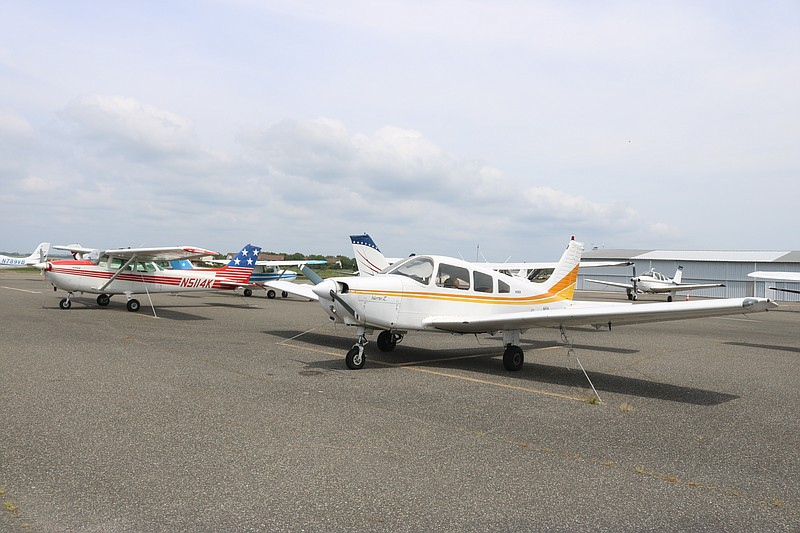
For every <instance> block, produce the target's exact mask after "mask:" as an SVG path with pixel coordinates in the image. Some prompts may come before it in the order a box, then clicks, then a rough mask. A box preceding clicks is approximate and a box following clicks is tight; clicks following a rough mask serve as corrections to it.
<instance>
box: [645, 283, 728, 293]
mask: <svg viewBox="0 0 800 533" xmlns="http://www.w3.org/2000/svg"><path fill="white" fill-rule="evenodd" d="M724 286H725V284H724V283H696V284H691V283H681V284H680V285H673V286H671V287H650V288H649V289H648V290H647V292H653V293H663V292H686V291H694V290H698V289H711V288H713V287H724Z"/></svg>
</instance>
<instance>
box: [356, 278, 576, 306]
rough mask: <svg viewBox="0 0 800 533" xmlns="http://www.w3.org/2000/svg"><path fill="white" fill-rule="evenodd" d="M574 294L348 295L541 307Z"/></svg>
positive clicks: (564, 291) (567, 290)
mask: <svg viewBox="0 0 800 533" xmlns="http://www.w3.org/2000/svg"><path fill="white" fill-rule="evenodd" d="M574 292H575V284H574V283H573V284H571V285H569V286H567V287H564V288H563V289H562V290H561V291H560V292H559V293H557V294H553V293H551V292H546V293H543V294H532V295H528V296H511V295H508V296H483V295H482V294H475V293H467V292H464V293H455V294H448V293H441V292H421V291H420V292H401V291H380V290H363V289H355V288H351V289H350V294H363V295H365V296H379V297H389V298H414V299H417V300H436V301H446V302H461V303H478V304H493V305H542V304H549V303H553V302H560V301H563V300H571V299H572V294H573V293H574Z"/></svg>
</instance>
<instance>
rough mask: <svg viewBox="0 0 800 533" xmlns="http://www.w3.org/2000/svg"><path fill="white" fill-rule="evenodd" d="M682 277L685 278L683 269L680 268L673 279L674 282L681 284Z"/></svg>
mask: <svg viewBox="0 0 800 533" xmlns="http://www.w3.org/2000/svg"><path fill="white" fill-rule="evenodd" d="M682 277H683V267H682V266H679V267H678V270H676V271H675V277H674V278H672V281H674V282H675V283H680V282H681V278H682Z"/></svg>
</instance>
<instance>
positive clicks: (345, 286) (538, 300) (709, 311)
mask: <svg viewBox="0 0 800 533" xmlns="http://www.w3.org/2000/svg"><path fill="white" fill-rule="evenodd" d="M582 251H583V245H582V244H580V243H578V242H576V241H575V240H574V239H573V240H572V241H570V243H569V246H568V247H567V249H566V251H565V252H564V254H563V255H562V257H561V259H560V260H559V262H558V265H557V266H556V268H555V270H554V271H553V274H552V275H551V276H550V277H549V278H548V279H547V281H545V282H543V283H531V282H529V281H527V280H526V279H523V278H518V277H513V276H508V275H506V274H503V273H500V272H497V271H495V270H492V269H490V268H487V267H485V266H482V265H479V264H475V263H469V262H467V261H464V260H460V259H455V258H450V257H442V256H419V255H418V256H412V257H409V258H407V259H405V260H403V261H400V262H398V263H396V264H395V265H393V266H392V267H391V268H389V269H388V270H386V271H385V272H383V273H382V274H381V275H379V276H364V277H362V276H357V277H334V278H328V279H326V280H324V281H322V282H320V283H319V284H317V285H315V286H314V287H313V292H314V293H315V294H316V295H317V297H318V299H319V303H320V305H321V306H322V309H323V310H324V311H325V313H326V314H327V315H328V316H329V317H330V319H331V320H332V321H334V322H336V323H342V324H345V325H348V326H354V327H355V328H356V337H357V340H356V343H355V345H353V347H352V348H351V349H350V350H349V351H348V352H347V355H346V357H345V362H346V364H347V366H348V368H351V369H360V368H362V367H363V366H364V363H365V361H366V357H365V354H364V347H365V346H366V345H367V335H370V334H372V333H373V332H374V331H376V330H377V331H380V334H379V335H378V337H377V344H378V348H379V349H380V350H381V351H385V352H388V351H392V350H393V349H394V348H395V346H396V345H397V343H398V342H399V341H401V340H402V339H403V336H404V335H405V334H407V333H408V332H409V331H438V332H444V333H456V334H478V333H489V334H492V335H493V334H496V333H500V332H502V339H503V345H504V346H505V350H504V352H503V366H504V367H505V368H506V369H508V370H511V371H515V370H520V369H521V368H522V366H523V361H524V354H523V351H522V349H521V348H520V347H519V343H520V342H519V341H520V336H521V334H522V333H524V332H525V331H527V330H528V329H530V328H533V327H550V328H558V329H560V330H561V332H562V334H564V332H565V330H564V328H566V327H568V326H579V325H592V326H594V327H595V328H598V329H599V328H605V327H608V328H609V330H610V329H611V328H612V326H617V325H624V324H637V323H645V322H658V321H664V320H679V319H688V318H700V317H707V316H721V315H730V314H744V313H753V312H758V311H766V310H768V309H771V308H773V307H777V306H776V304H774V303H773V302H771V301H770V300H768V299H766V298H731V299H721V300H703V301H691V302H677V303H673V304H667V303H660V302H658V303H648V304H633V303H603V302H576V301H573V299H572V298H573V295H574V291H575V283H576V281H577V277H578V266H579V263H580V257H581V253H582Z"/></svg>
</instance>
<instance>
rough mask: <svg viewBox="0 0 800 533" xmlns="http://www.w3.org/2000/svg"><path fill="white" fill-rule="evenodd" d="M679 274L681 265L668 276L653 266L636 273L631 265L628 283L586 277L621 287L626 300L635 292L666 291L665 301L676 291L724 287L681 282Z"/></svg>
mask: <svg viewBox="0 0 800 533" xmlns="http://www.w3.org/2000/svg"><path fill="white" fill-rule="evenodd" d="M681 276H683V267H682V266H679V267H678V270H676V271H675V277H673V278H669V277H667V276H665V275H664V274H662V273H661V272H656V269H655V268H651V269H650V270H649V271H647V272H645V273H644V274H642V275H641V276H637V275H636V266H634V267H633V277H632V278H631V282H630V283H617V282H615V281H603V280H600V279H586V281H590V282H592V283H601V284H603V285H611V286H613V287H622V288H623V289H625V292H626V293H627V294H628V300H635V299H636V295H637V294H642V293H650V294H662V293H667V301H668V302H671V301H672V295H673V294H675V293H676V292H687V291H693V290H697V289H710V288H712V287H724V286H725V285H724V284H722V283H681Z"/></svg>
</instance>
